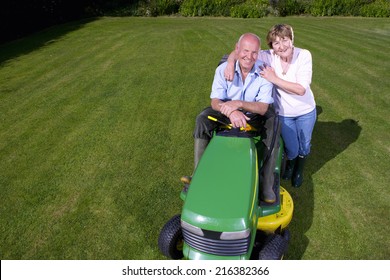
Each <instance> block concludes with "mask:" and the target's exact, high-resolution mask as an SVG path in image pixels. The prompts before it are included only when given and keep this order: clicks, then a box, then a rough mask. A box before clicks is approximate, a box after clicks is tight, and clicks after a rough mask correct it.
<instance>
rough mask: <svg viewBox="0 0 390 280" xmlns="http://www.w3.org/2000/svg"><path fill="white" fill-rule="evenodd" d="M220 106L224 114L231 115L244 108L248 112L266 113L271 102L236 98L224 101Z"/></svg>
mask: <svg viewBox="0 0 390 280" xmlns="http://www.w3.org/2000/svg"><path fill="white" fill-rule="evenodd" d="M219 106H220V107H219V111H220V112H221V113H222V114H224V115H226V116H227V117H229V116H230V114H232V113H233V112H234V111H237V110H244V111H247V112H251V113H256V114H260V115H264V114H265V113H266V112H267V110H268V106H269V104H267V103H264V102H248V101H242V100H234V101H228V102H224V103H222V104H220V105H219ZM213 109H214V108H213ZM214 110H215V109H214Z"/></svg>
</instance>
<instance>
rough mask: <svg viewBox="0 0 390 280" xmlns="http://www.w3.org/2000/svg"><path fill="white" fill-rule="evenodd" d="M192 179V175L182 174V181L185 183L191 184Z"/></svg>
mask: <svg viewBox="0 0 390 280" xmlns="http://www.w3.org/2000/svg"><path fill="white" fill-rule="evenodd" d="M191 180H192V177H191V176H182V177H181V178H180V181H181V182H182V183H183V184H184V185H186V184H187V185H189V184H191Z"/></svg>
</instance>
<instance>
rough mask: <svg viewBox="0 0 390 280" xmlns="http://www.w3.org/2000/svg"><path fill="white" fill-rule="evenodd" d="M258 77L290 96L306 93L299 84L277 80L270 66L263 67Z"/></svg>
mask: <svg viewBox="0 0 390 280" xmlns="http://www.w3.org/2000/svg"><path fill="white" fill-rule="evenodd" d="M225 71H226V70H225ZM260 75H261V76H262V77H263V78H264V79H266V80H267V81H269V82H271V83H273V84H274V85H275V86H277V87H279V88H281V89H282V90H284V91H286V92H289V93H291V94H296V95H304V94H305V92H306V89H305V88H304V87H303V86H302V85H301V84H299V83H293V82H289V81H286V80H283V79H281V78H279V77H278V76H277V75H276V73H275V70H274V69H273V68H272V67H270V66H267V67H264V68H263V69H262V71H261V72H260Z"/></svg>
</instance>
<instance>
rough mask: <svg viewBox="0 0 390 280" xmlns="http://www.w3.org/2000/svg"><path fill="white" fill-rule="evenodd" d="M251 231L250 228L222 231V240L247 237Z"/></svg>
mask: <svg viewBox="0 0 390 280" xmlns="http://www.w3.org/2000/svg"><path fill="white" fill-rule="evenodd" d="M250 233H251V231H250V230H249V229H246V230H242V231H231V232H222V234H221V237H220V238H221V240H237V239H245V238H247V237H248V236H249V235H250Z"/></svg>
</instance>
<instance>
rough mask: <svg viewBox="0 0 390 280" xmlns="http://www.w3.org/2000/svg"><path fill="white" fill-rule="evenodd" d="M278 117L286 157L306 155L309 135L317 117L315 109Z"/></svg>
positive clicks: (309, 141) (292, 157)
mask: <svg viewBox="0 0 390 280" xmlns="http://www.w3.org/2000/svg"><path fill="white" fill-rule="evenodd" d="M279 119H280V122H281V124H282V138H283V141H284V147H285V151H286V154H287V158H288V159H294V158H296V157H297V156H298V155H301V156H307V155H308V154H309V153H310V146H311V137H312V133H313V129H314V124H315V122H316V119H317V111H316V109H314V110H313V111H311V112H310V113H307V114H305V115H302V116H298V117H284V116H279Z"/></svg>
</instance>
